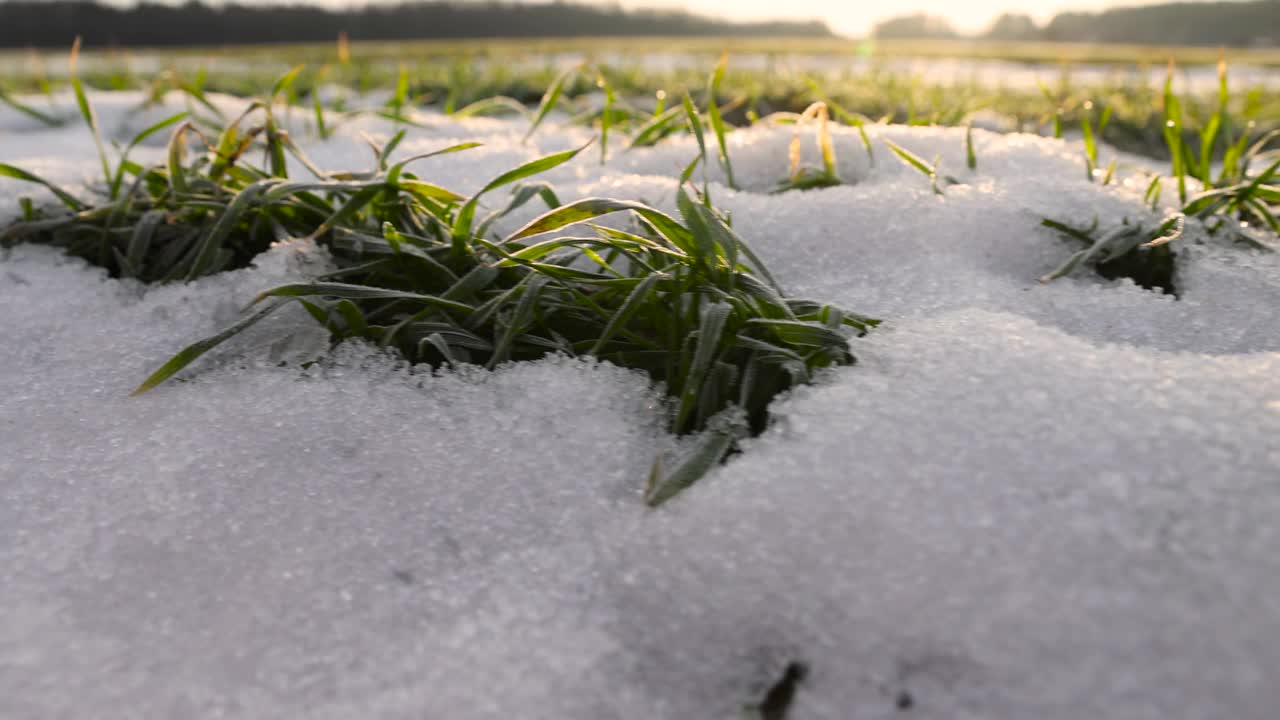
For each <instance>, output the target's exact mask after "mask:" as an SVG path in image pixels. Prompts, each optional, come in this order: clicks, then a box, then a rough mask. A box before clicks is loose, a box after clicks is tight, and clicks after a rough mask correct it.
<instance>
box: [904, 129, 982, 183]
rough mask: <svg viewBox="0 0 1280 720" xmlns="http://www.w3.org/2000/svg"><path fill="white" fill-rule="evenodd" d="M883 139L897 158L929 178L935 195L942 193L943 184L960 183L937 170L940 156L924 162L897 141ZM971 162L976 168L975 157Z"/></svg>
mask: <svg viewBox="0 0 1280 720" xmlns="http://www.w3.org/2000/svg"><path fill="white" fill-rule="evenodd" d="M883 141H884V144H885V145H886V146H888V148H889V149H890V150H892V151H893V154H894V155H896V156H897V158H898V159H899V160H901V161H902V162H903V164H904V165H906V166H907V167H910V168H914V169H916V170H918V171H920V173H921V174H923V175H924V176H925V177H927V178H929V185H930V186H931V187H932V188H933V193H934V194H935V195H943V194H944V193H943V190H942V187H943V185H959V184H960V181H959V180H957V179H956V178H954V177H952V176H950V175H942V174H941V173H940V172H939V167H940V166H941V164H942V157H941V156H937V157H935V158H934V159H933V162H932V163H929V162H926V161H925V159H924V158H922V157H920V156H919V155H916V154H915V153H913V152H911V151H910V150H908V149H906V148H904V147H902V146H901V145H899V144H898V143H896V142H894V141H892V140H890V139H888V138H883ZM971 147H972V146H970V148H971ZM971 157H972V156H971ZM972 162H973V165H972V167H975V168H976V167H977V159H976V158H975V159H973V161H972ZM939 181H941V182H942V183H943V185H940V184H939Z"/></svg>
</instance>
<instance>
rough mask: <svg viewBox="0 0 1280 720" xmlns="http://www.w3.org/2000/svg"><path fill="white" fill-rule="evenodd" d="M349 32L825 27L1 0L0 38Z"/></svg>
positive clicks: (572, 15)
mask: <svg viewBox="0 0 1280 720" xmlns="http://www.w3.org/2000/svg"><path fill="white" fill-rule="evenodd" d="M340 32H345V33H347V34H348V36H350V38H351V39H352V40H417V39H451V38H487V37H513V38H520V37H573V36H628V35H629V36H645V35H649V36H660V35H679V36H692V35H698V36H729V35H733V36H768V35H772V36H779V35H788V36H808V37H822V36H830V35H831V34H832V33H831V30H830V29H829V28H828V27H827V26H826V24H825V23H822V22H819V21H808V22H805V21H800V22H788V21H779V22H753V23H731V22H727V21H723V20H716V19H712V18H709V17H704V16H701V15H694V14H692V13H687V12H679V11H634V12H627V11H624V10H622V9H620V8H618V7H600V6H591V5H583V4H576V3H572V2H553V3H549V4H546V3H539V4H525V3H518V2H447V1H441V0H432V1H430V2H404V3H402V4H399V5H381V4H380V5H369V6H366V7H359V8H353V9H349V10H337V11H334V10H326V9H322V8H318V7H315V6H308V5H302V4H298V5H292V6H280V5H256V6H255V5H234V4H233V5H217V6H213V5H204V4H202V3H200V2H197V1H196V0H191V1H190V2H187V3H186V4H184V5H177V6H174V5H160V4H151V3H142V4H139V5H135V6H131V7H119V6H114V5H100V4H98V3H96V2H86V1H83V0H53V1H52V2H48V1H45V2H41V1H38V0H16V1H7V0H0V47H28V46H30V47H50V46H65V45H69V44H70V43H71V41H72V40H73V39H74V38H75V37H76V36H77V35H80V36H82V37H83V40H84V42H85V44H86V45H90V46H100V47H101V46H112V45H119V46H162V45H233V44H248V43H269V42H317V41H326V40H332V39H334V38H335V37H337V35H338V33H340Z"/></svg>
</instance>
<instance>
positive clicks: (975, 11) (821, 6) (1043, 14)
mask: <svg viewBox="0 0 1280 720" xmlns="http://www.w3.org/2000/svg"><path fill="white" fill-rule="evenodd" d="M1168 1H1169V0H1124V1H1117V0H1057V1H1055V0H1048V2H1043V1H1042V2H1035V1H1034V0H901V1H900V2H892V3H887V2H856V1H850V0H787V1H786V2H778V0H698V1H697V2H679V1H678V0H621V2H620V4H621V5H622V6H623V7H627V8H636V7H678V8H684V9H687V10H691V11H694V12H698V13H702V14H706V15H718V16H723V17H731V18H733V19H737V20H762V19H775V18H778V17H779V15H780V14H783V13H785V14H786V15H788V16H789V17H791V18H796V19H807V18H816V19H820V20H825V21H827V24H829V25H830V26H831V29H833V30H835V31H836V32H838V33H843V34H847V35H862V34H865V33H866V32H868V31H869V30H870V29H871V26H872V25H874V24H875V23H876V22H878V21H880V20H884V19H885V18H886V17H892V16H895V15H906V14H909V13H914V12H925V13H929V14H931V15H938V16H941V17H944V18H946V19H947V20H948V21H950V22H951V24H952V25H953V26H955V28H956V29H957V30H960V31H962V32H967V31H974V30H981V29H983V28H984V27H986V26H987V25H988V24H990V23H991V21H992V20H994V19H995V18H996V17H997V16H999V15H1000V14H1001V13H1004V12H1018V13H1025V14H1027V15H1030V16H1031V17H1033V18H1035V19H1036V20H1037V21H1038V22H1041V23H1044V22H1046V21H1048V20H1049V19H1050V18H1052V17H1053V16H1054V15H1056V14H1057V13H1058V12H1061V11H1083V12H1088V11H1097V10H1102V9H1105V8H1108V7H1120V6H1134V5H1156V4H1160V3H1161V2H1168Z"/></svg>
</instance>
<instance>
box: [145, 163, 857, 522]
mask: <svg viewBox="0 0 1280 720" xmlns="http://www.w3.org/2000/svg"><path fill="white" fill-rule="evenodd" d="M574 152H577V151H574ZM517 174H521V175H527V174H530V171H529V170H521V171H519V173H517ZM539 192H541V190H540V189H537V188H536V186H531V189H528V190H526V191H525V194H526V195H530V196H531V195H533V194H536V193H539ZM553 199H554V198H553ZM678 200H679V202H678V205H679V210H680V212H679V217H678V218H676V217H672V216H669V215H667V214H665V213H662V212H660V211H658V210H656V209H654V208H652V207H649V206H647V205H644V204H641V203H635V202H628V201H622V200H613V199H608V198H588V199H585V200H579V201H577V202H574V203H570V204H568V205H564V206H560V207H557V208H555V209H553V210H550V211H549V212H547V213H545V214H543V215H542V216H540V217H538V218H536V219H535V220H533V221H532V222H530V223H529V224H528V225H526V226H525V227H523V228H521V229H519V230H517V231H516V232H514V233H511V234H509V235H507V236H505V237H488V236H487V225H484V224H481V225H479V226H476V225H472V224H470V223H468V222H467V221H466V220H465V219H464V215H465V212H466V207H467V206H463V208H462V209H458V210H450V209H448V208H444V207H442V206H441V205H440V204H439V203H437V202H436V201H435V199H434V198H421V199H411V200H410V202H409V205H408V206H407V207H404V208H402V212H401V213H394V214H392V215H391V216H390V217H389V219H388V220H387V221H386V222H385V223H384V225H383V227H382V229H381V231H380V232H379V233H376V234H375V233H369V232H366V231H363V230H359V229H346V228H342V227H339V228H337V231H338V235H337V238H336V240H337V241H336V242H335V245H334V247H335V254H336V255H337V256H338V258H339V260H340V262H342V263H343V264H344V265H345V267H343V268H342V269H340V270H338V271H337V272H335V273H333V274H332V275H330V276H326V277H323V278H320V279H317V280H316V281H314V282H305V283H294V284H289V285H283V286H280V287H276V288H271V289H269V290H266V291H264V292H262V293H261V294H260V295H259V296H258V298H257V299H256V300H255V304H256V305H259V306H260V307H259V309H257V310H256V311H254V312H253V313H251V314H249V315H247V316H246V317H245V319H243V320H241V321H240V322H239V323H237V324H235V325H233V326H232V327H230V328H228V329H226V330H225V331H223V332H221V333H218V334H217V335H215V336H213V337H211V338H207V339H205V340H202V341H200V342H198V343H195V344H194V345H191V346H189V347H187V348H185V349H184V350H182V351H181V352H179V353H178V354H177V355H176V356H174V357H173V358H172V359H171V360H170V361H169V362H167V363H165V364H164V365H163V366H162V367H161V368H160V369H159V370H157V371H156V372H155V373H154V374H153V375H152V376H151V377H149V378H148V379H147V380H146V381H145V382H144V383H143V384H142V385H141V386H140V387H139V388H138V390H137V392H143V391H146V390H148V389H151V388H153V387H155V386H156V385H159V384H160V383H162V382H164V381H165V380H167V379H169V378H170V377H172V376H173V375H174V374H175V373H177V372H178V371H179V370H181V369H182V368H184V367H186V366H187V365H188V364H190V363H191V362H192V361H194V360H195V359H197V358H198V357H200V356H201V355H203V354H204V353H206V352H208V351H209V350H210V349H212V348H213V347H216V346H217V345H219V344H220V343H222V342H224V341H226V340H227V339H229V338H231V337H233V336H234V335H236V334H238V333H240V332H242V331H243V330H245V329H246V328H248V327H249V326H251V325H253V324H254V323H257V322H258V321H260V320H261V319H262V318H263V317H266V316H267V315H269V314H270V313H272V312H273V311H275V310H276V309H277V308H279V307H280V306H281V305H282V304H283V303H284V302H287V301H297V302H299V303H301V304H302V306H303V307H304V308H306V310H307V311H308V312H309V313H310V314H311V315H312V317H314V318H315V320H316V321H317V322H319V323H321V324H322V325H324V326H325V327H326V328H327V329H328V330H329V332H330V334H331V336H332V338H333V341H334V342H335V343H336V342H341V341H343V340H346V339H349V338H363V339H366V340H369V341H372V342H375V343H377V344H379V345H381V346H384V347H389V348H395V349H396V350H398V351H399V353H400V354H402V355H403V356H404V357H405V358H406V359H408V360H410V361H412V362H416V363H428V364H430V365H437V366H438V365H453V364H459V363H472V364H478V365H482V366H485V367H489V368H492V367H496V366H498V365H500V364H502V363H506V362H510V361H519V360H531V359H536V358H539V357H543V356H545V355H547V354H548V353H563V354H566V355H573V356H591V357H596V358H600V359H602V360H607V361H609V362H613V363H615V364H618V365H621V366H624V367H630V368H638V369H641V370H644V371H645V372H647V373H648V374H649V376H650V377H652V378H653V379H654V380H655V381H656V382H658V383H660V384H661V385H662V387H664V388H665V389H666V392H667V393H668V395H669V396H670V397H671V410H670V425H669V427H670V429H671V431H673V432H676V433H692V432H700V431H706V432H705V433H704V434H703V435H702V436H701V437H700V440H699V442H698V444H697V447H696V448H695V449H694V451H693V452H692V453H691V455H690V456H689V457H688V458H687V459H686V460H685V461H684V462H683V463H681V464H679V465H678V466H677V467H676V468H675V469H674V470H673V471H672V472H670V473H666V472H664V471H663V470H662V467H661V465H660V464H657V465H655V467H654V471H653V473H652V474H651V478H650V487H649V489H648V491H647V494H646V498H647V501H648V502H649V503H650V504H652V505H657V504H660V503H661V502H663V501H665V500H667V499H669V498H670V497H672V496H674V495H675V494H676V493H678V492H679V491H680V490H681V489H683V488H685V487H687V486H688V485H689V484H691V483H693V482H694V481H696V480H697V479H698V478H699V477H701V476H702V475H704V474H705V473H706V472H708V471H709V470H710V469H711V468H713V467H715V465H716V464H717V463H718V462H719V461H720V460H721V459H723V458H724V456H725V455H726V454H727V453H728V452H729V451H730V449H731V448H732V447H733V445H734V443H735V442H736V441H737V440H738V439H739V438H740V437H741V436H743V435H744V434H746V433H748V432H759V431H760V430H762V429H763V427H764V426H765V424H766V423H767V419H768V404H769V402H770V400H771V399H772V398H773V397H774V396H775V395H777V394H778V393H779V392H782V391H784V390H786V389H788V388H790V387H792V386H794V385H796V384H800V383H806V382H809V381H810V380H811V379H812V378H813V377H814V374H815V373H816V372H817V371H819V370H820V369H822V368H826V367H830V366H834V365H842V364H848V363H852V362H853V360H854V358H853V355H852V354H851V353H850V350H849V341H848V332H854V333H857V334H861V333H865V332H866V331H867V330H868V329H869V328H871V327H873V326H874V325H876V324H877V321H876V320H874V319H871V318H867V317H863V316H861V315H857V314H854V313H850V312H846V311H843V310H840V309H838V308H835V307H832V306H829V305H824V304H821V303H816V302H811V301H807V300H800V299H794V298H788V297H786V296H785V295H784V294H783V293H782V291H781V290H780V288H779V287H778V285H777V284H776V282H775V281H774V280H773V278H772V276H771V275H770V274H769V272H768V270H767V269H766V268H765V267H764V265H763V264H762V263H761V262H760V259H759V258H758V257H757V256H756V255H755V253H754V252H752V250H751V248H750V247H749V246H748V245H747V244H746V243H745V242H744V241H743V240H742V239H741V238H740V237H739V236H738V235H737V234H736V233H735V232H734V231H733V230H732V229H731V228H730V227H729V225H728V224H727V223H726V222H725V220H724V219H723V217H722V216H721V215H720V213H718V212H717V211H716V210H714V209H713V208H710V207H708V206H707V205H706V204H705V203H704V202H699V201H697V200H695V199H694V198H692V197H690V196H689V195H688V194H687V193H686V192H685V191H684V190H683V189H682V190H680V191H679V193H678ZM404 212H407V213H408V214H409V215H410V216H413V217H414V218H415V219H414V220H409V219H408V218H406V217H404V216H403V213H404ZM618 213H623V214H626V215H628V216H630V218H631V221H632V227H631V228H630V229H626V230H623V229H617V228H616V227H606V226H604V225H599V224H595V222H594V221H595V220H596V219H597V218H601V217H603V216H606V215H613V214H618ZM584 224H585V225H584ZM577 228H584V229H586V230H588V232H587V233H585V234H584V233H582V232H580V231H574V232H570V230H576V229H577ZM735 416H736V417H738V418H741V419H740V420H736V421H735V420H734V417H735Z"/></svg>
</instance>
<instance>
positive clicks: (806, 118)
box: [773, 101, 844, 193]
mask: <svg viewBox="0 0 1280 720" xmlns="http://www.w3.org/2000/svg"><path fill="white" fill-rule="evenodd" d="M808 122H814V123H816V125H817V128H816V130H815V131H814V139H815V140H816V142H817V144H818V154H819V156H820V157H821V158H822V167H821V168H812V167H808V166H804V165H801V164H800V148H801V139H800V136H801V133H802V131H803V129H804V126H805V124H806V123H808ZM795 126H796V127H795V132H794V133H793V135H792V137H791V144H790V145H789V146H788V148H787V160H788V165H789V167H788V170H787V177H786V179H785V180H783V181H782V182H780V183H778V185H777V187H775V188H774V190H773V192H775V193H781V192H786V191H788V190H812V189H815V188H824V187H834V186H836V185H843V184H844V181H843V180H841V179H840V176H839V175H838V174H837V173H836V149H835V145H834V144H832V142H831V127H830V116H829V112H828V109H827V104H826V103H825V102H822V101H818V102H815V103H813V104H812V105H810V106H809V107H807V108H805V111H804V112H802V113H800V115H799V116H798V117H796V119H795Z"/></svg>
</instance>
